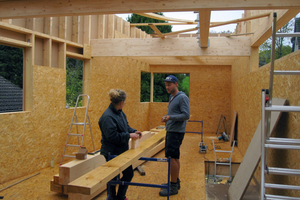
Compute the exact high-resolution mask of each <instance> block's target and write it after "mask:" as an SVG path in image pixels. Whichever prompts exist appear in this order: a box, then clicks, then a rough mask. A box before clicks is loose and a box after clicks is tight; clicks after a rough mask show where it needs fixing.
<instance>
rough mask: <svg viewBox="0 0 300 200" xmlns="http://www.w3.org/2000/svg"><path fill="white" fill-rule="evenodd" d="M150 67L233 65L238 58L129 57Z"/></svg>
mask: <svg viewBox="0 0 300 200" xmlns="http://www.w3.org/2000/svg"><path fill="white" fill-rule="evenodd" d="M129 58H131V59H135V60H139V61H141V62H144V63H148V64H150V65H173V66H174V65H232V64H233V63H234V61H235V60H236V59H237V58H240V57H238V56H161V57H160V56H156V57H129Z"/></svg>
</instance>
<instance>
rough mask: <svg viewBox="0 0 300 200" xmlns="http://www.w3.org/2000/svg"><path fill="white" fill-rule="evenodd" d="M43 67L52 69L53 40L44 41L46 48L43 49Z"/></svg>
mask: <svg viewBox="0 0 300 200" xmlns="http://www.w3.org/2000/svg"><path fill="white" fill-rule="evenodd" d="M43 48H44V49H43V50H44V51H43V65H44V66H48V67H51V61H52V59H51V56H52V40H51V39H50V38H49V39H47V38H45V39H44V47H43Z"/></svg>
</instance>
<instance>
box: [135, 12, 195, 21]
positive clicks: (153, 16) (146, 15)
mask: <svg viewBox="0 0 300 200" xmlns="http://www.w3.org/2000/svg"><path fill="white" fill-rule="evenodd" d="M135 14H137V15H141V16H143V17H148V18H152V19H157V20H163V21H172V22H186V23H190V24H193V23H194V22H195V20H185V19H175V18H171V17H165V16H162V15H158V14H155V13H135Z"/></svg>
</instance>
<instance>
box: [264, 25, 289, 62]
mask: <svg viewBox="0 0 300 200" xmlns="http://www.w3.org/2000/svg"><path fill="white" fill-rule="evenodd" d="M292 30H293V20H291V21H289V22H288V23H287V24H285V25H284V26H283V27H282V28H280V29H279V30H278V31H277V32H278V33H289V32H291V31H292ZM288 39H289V38H287V37H276V39H275V60H276V59H278V58H281V57H283V56H285V55H287V54H289V53H291V52H292V47H291V46H290V45H286V44H287V40H288ZM271 46H272V37H270V38H269V39H267V40H266V41H265V42H264V43H263V44H262V45H261V46H260V47H259V66H262V65H265V64H268V63H270V62H271Z"/></svg>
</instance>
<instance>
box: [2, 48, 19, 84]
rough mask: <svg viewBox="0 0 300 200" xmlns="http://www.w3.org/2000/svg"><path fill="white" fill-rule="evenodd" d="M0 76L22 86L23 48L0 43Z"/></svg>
mask: <svg viewBox="0 0 300 200" xmlns="http://www.w3.org/2000/svg"><path fill="white" fill-rule="evenodd" d="M0 76H2V77H4V78H5V79H7V80H9V81H10V82H12V83H13V84H15V85H17V86H19V87H20V88H23V49H21V48H16V47H10V46H4V45H0Z"/></svg>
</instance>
